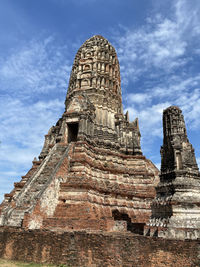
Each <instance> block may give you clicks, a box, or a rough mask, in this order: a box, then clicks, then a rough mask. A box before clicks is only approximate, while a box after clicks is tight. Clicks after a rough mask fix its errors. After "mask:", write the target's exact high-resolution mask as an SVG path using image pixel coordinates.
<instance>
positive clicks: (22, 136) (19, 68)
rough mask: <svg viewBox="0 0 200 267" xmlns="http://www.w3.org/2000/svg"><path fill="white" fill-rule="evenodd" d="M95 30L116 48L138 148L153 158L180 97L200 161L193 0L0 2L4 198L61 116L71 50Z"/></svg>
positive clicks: (198, 35)
mask: <svg viewBox="0 0 200 267" xmlns="http://www.w3.org/2000/svg"><path fill="white" fill-rule="evenodd" d="M95 34H100V35H103V36H104V37H105V38H107V39H108V40H109V41H110V42H111V44H112V45H113V46H114V47H115V48H116V51H117V54H118V57H119V61H120V67H121V79H122V95H123V105H124V110H126V109H128V110H129V113H130V118H131V120H134V118H135V117H138V118H139V125H140V130H141V134H142V140H141V145H142V150H143V153H144V155H145V156H147V157H148V158H150V159H151V160H152V161H153V162H154V163H155V164H156V165H157V166H159V164H160V146H161V144H162V111H163V109H164V108H166V107H168V106H170V105H178V106H179V107H180V108H181V109H182V110H183V114H184V116H185V121H186V125H187V131H188V136H189V139H190V142H191V143H192V144H193V146H194V148H195V152H196V157H197V159H198V163H200V150H199V144H200V142H199V131H200V119H199V117H200V45H199V44H200V1H199V0H192V1H191V0H176V1H175V0H174V1H173V0H165V1H161V0H126V1H123V0H29V1H27V0H18V1H16V0H0V109H1V112H0V121H1V124H0V140H1V144H0V158H1V161H0V184H1V186H0V200H2V198H3V194H4V193H7V192H9V191H10V190H11V189H12V187H13V183H14V182H15V181H19V180H20V177H21V175H24V174H25V173H26V171H27V170H28V169H29V168H30V167H31V162H32V160H33V158H34V157H35V156H38V155H39V153H40V151H41V148H42V144H43V141H44V135H45V134H46V133H47V131H48V129H49V128H50V127H51V126H52V125H53V124H55V123H56V121H57V119H58V118H59V117H60V116H61V115H62V113H63V111H64V100H65V96H66V92H67V87H68V80H69V74H70V71H71V67H72V64H73V59H74V57H75V54H76V52H77V50H78V48H79V47H80V45H81V44H82V43H83V42H84V41H86V40H87V39H88V38H90V37H91V36H93V35H95Z"/></svg>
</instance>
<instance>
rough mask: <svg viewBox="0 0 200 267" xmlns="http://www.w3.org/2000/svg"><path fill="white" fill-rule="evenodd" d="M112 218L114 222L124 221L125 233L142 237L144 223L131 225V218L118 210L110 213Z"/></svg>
mask: <svg viewBox="0 0 200 267" xmlns="http://www.w3.org/2000/svg"><path fill="white" fill-rule="evenodd" d="M112 217H113V218H114V220H115V221H126V222H127V231H130V232H132V233H135V234H139V235H143V232H144V226H145V223H132V222H131V218H130V217H129V216H128V214H126V213H121V212H119V211H118V210H113V211H112Z"/></svg>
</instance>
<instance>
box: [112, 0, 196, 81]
mask: <svg viewBox="0 0 200 267" xmlns="http://www.w3.org/2000/svg"><path fill="white" fill-rule="evenodd" d="M172 10H173V11H174V13H173V16H168V15H163V14H161V13H157V14H154V16H152V17H149V18H147V21H146V24H145V25H144V26H143V27H142V28H140V29H136V30H135V29H127V28H123V30H124V34H121V33H120V35H117V36H116V37H115V38H114V43H115V46H116V48H117V51H118V54H119V60H120V63H121V71H122V80H123V82H124V84H125V85H127V83H128V81H131V80H133V81H137V80H138V79H139V78H141V77H142V75H144V73H148V72H149V71H150V70H151V72H152V71H153V72H152V73H151V75H153V76H154V77H156V76H157V77H158V75H157V73H158V72H159V73H160V72H163V73H165V75H167V73H168V74H171V73H173V71H174V70H176V69H177V68H180V67H183V66H184V65H185V64H187V63H188V62H189V61H191V57H190V56H188V53H187V52H188V49H192V50H191V51H190V52H191V53H195V49H194V48H195V47H194V44H195V43H198V41H197V40H199V39H200V35H199V33H200V26H199V25H200V23H199V22H200V16H199V14H200V3H199V1H194V5H193V2H192V3H190V2H189V1H184V0H183V1H182V0H178V1H176V2H174V1H173V6H172ZM170 15H171V14H170ZM192 45H193V47H192V48H191V46H192ZM195 46H197V45H195ZM196 49H198V46H197V47H196ZM196 51H198V50H196ZM155 70H156V72H155Z"/></svg>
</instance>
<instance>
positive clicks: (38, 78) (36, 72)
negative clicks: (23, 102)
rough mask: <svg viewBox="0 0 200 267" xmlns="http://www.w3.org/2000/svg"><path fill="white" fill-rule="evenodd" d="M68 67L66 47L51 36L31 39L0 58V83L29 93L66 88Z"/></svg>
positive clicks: (6, 88) (9, 89) (12, 90)
mask: <svg viewBox="0 0 200 267" xmlns="http://www.w3.org/2000/svg"><path fill="white" fill-rule="evenodd" d="M70 69H71V66H69V64H68V60H67V47H66V46H60V45H58V44H56V43H55V40H54V38H53V37H51V36H50V37H48V38H46V39H43V40H40V41H36V40H32V41H30V42H29V43H26V44H25V45H24V46H23V47H20V48H18V49H17V50H16V51H14V52H13V53H12V54H11V55H9V56H8V57H7V58H4V59H2V60H1V61H0V83H1V86H2V88H3V89H4V90H8V91H10V92H14V93H16V92H15V91H16V88H17V94H22V93H23V94H26V95H29V94H30V93H33V92H40V93H46V92H50V91H53V90H63V91H64V90H66V84H67V80H68V77H69V72H70Z"/></svg>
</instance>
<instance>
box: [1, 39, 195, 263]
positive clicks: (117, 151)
mask: <svg viewBox="0 0 200 267" xmlns="http://www.w3.org/2000/svg"><path fill="white" fill-rule="evenodd" d="M163 134H164V139H163V146H162V147H161V172H159V171H158V169H157V168H156V167H155V165H154V164H153V163H152V162H151V161H150V160H148V159H146V158H145V156H144V155H143V154H142V151H141V147H140V130H139V124H138V119H137V118H136V119H135V120H134V121H133V122H130V121H129V116H128V112H126V114H124V113H123V108H122V97H121V84H120V67H119V62H118V59H117V55H116V52H115V49H114V48H113V46H112V45H111V44H110V43H109V42H108V41H107V40H106V39H105V38H104V37H102V36H99V35H97V36H93V37H92V38H90V39H89V40H87V41H86V42H85V43H84V44H83V45H82V46H81V47H80V49H79V50H78V52H77V54H76V57H75V60H74V64H73V67H72V72H71V77H70V81H69V87H68V91H67V97H66V101H65V112H64V114H63V115H62V117H61V118H60V119H59V120H58V122H57V123H56V125H55V126H53V127H51V128H50V130H49V132H48V134H47V135H45V142H44V146H43V148H42V151H41V153H40V155H39V157H38V159H36V158H35V159H34V161H33V165H32V168H31V169H30V170H29V171H28V173H27V174H26V175H25V176H22V179H21V181H20V182H17V183H14V189H13V190H12V191H11V192H10V193H9V194H5V198H4V201H3V202H2V203H1V205H0V258H6V259H15V260H23V261H32V262H47V263H54V264H56V265H58V264H59V263H60V264H64V265H65V266H73V267H80V266H83V267H94V266H96V267H102V266H110V267H111V266H113V267H122V266H127V267H128V266H136V267H144V266H145V267H146V266H174V267H179V266H188V267H194V266H200V257H199V255H200V243H199V238H200V173H199V170H198V166H197V163H196V159H195V154H194V149H193V147H192V145H191V144H190V142H189V140H188V137H187V133H186V127H185V122H184V118H183V115H182V112H181V110H180V109H179V108H178V107H175V106H171V107H169V108H167V109H166V110H164V113H163ZM159 176H160V179H159ZM152 237H154V238H152ZM160 237H161V238H160ZM186 239H187V240H186Z"/></svg>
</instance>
